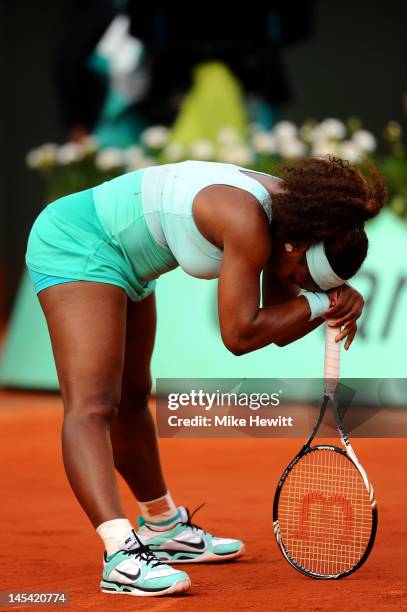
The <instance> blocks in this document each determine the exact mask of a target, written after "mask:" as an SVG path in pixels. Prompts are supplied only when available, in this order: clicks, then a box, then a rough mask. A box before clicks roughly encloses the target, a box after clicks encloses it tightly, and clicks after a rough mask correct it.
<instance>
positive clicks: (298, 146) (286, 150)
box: [277, 138, 307, 159]
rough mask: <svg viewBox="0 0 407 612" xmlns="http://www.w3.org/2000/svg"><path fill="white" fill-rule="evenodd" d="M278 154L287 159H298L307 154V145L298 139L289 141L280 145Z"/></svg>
mask: <svg viewBox="0 0 407 612" xmlns="http://www.w3.org/2000/svg"><path fill="white" fill-rule="evenodd" d="M277 150H278V153H279V154H280V155H281V157H285V158H287V159H298V158H300V157H304V155H306V153H307V147H306V145H305V144H304V143H303V142H301V140H298V139H296V138H292V139H287V140H285V141H283V142H279V143H278V148H277Z"/></svg>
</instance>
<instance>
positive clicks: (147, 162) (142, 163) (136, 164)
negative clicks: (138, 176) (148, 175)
mask: <svg viewBox="0 0 407 612" xmlns="http://www.w3.org/2000/svg"><path fill="white" fill-rule="evenodd" d="M156 165H157V160H155V159H154V158H153V157H147V156H146V157H139V158H138V159H134V160H133V162H132V163H131V164H129V165H128V166H127V168H126V172H131V171H132V170H139V169H140V168H148V167H149V166H156Z"/></svg>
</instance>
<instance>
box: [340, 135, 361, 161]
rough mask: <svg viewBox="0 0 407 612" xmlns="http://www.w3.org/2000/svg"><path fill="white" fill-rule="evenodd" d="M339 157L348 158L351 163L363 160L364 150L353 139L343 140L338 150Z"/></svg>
mask: <svg viewBox="0 0 407 612" xmlns="http://www.w3.org/2000/svg"><path fill="white" fill-rule="evenodd" d="M338 154H339V157H341V158H342V159H347V160H348V161H349V162H350V163H351V164H352V163H355V162H358V161H360V160H361V158H362V155H363V152H362V151H361V149H360V148H359V147H358V146H357V145H356V144H355V143H354V142H352V141H351V140H346V141H345V142H341V143H340V145H339V151H338Z"/></svg>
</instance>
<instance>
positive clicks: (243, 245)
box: [26, 157, 386, 596]
mask: <svg viewBox="0 0 407 612" xmlns="http://www.w3.org/2000/svg"><path fill="white" fill-rule="evenodd" d="M279 174H280V176H279V177H277V176H273V175H269V174H265V173H259V172H254V171H252V170H250V169H247V168H243V167H240V166H236V165H233V164H225V163H217V162H200V161H185V162H181V163H174V164H165V165H161V166H152V167H148V168H144V169H141V170H137V171H135V172H130V173H128V174H124V175H123V176H120V177H118V178H116V179H114V180H111V181H108V182H105V183H103V184H101V185H99V186H97V187H95V188H93V189H89V190H86V191H82V192H79V193H74V194H72V195H69V196H67V197H64V198H61V199H59V200H57V201H55V202H52V203H51V204H49V205H48V206H47V207H46V208H45V209H44V210H43V211H42V212H41V213H40V214H39V216H38V217H37V219H36V220H35V222H34V225H33V227H32V229H31V233H30V236H29V239H28V247H27V253H26V263H27V266H28V270H29V273H30V275H31V278H32V280H33V283H34V286H35V290H36V292H37V293H38V294H39V300H40V303H41V306H42V309H43V311H44V314H45V317H46V320H47V324H48V328H49V332H50V336H51V341H52V347H53V353H54V357H55V362H56V367H57V372H58V378H59V383H60V388H61V393H62V398H63V403H64V411H65V415H64V423H63V428H62V451H63V458H64V464H65V469H66V473H67V476H68V479H69V482H70V484H71V486H72V489H73V492H74V494H75V495H76V497H77V499H78V501H79V503H80V504H81V506H82V508H83V510H84V511H85V513H86V514H87V516H88V517H89V519H90V521H91V523H92V525H93V526H94V528H95V529H96V531H97V533H98V534H99V536H100V537H101V538H102V540H103V543H104V549H105V551H104V559H103V574H102V581H101V583H100V585H101V589H102V591H104V592H111V593H117V594H120V593H127V594H130V595H142V596H148V595H164V594H170V593H179V592H182V591H186V590H188V589H189V587H190V580H189V577H188V575H187V574H186V573H185V572H184V571H180V570H178V569H174V568H173V567H172V565H175V564H178V563H185V562H187V563H189V562H194V563H199V562H206V561H225V560H228V559H235V558H236V557H238V556H240V555H241V554H242V553H243V550H244V546H243V543H242V542H241V541H240V540H237V539H231V538H224V537H217V536H213V535H211V534H210V533H208V532H206V531H204V530H203V529H201V528H200V527H198V526H197V525H195V524H194V523H192V522H191V517H190V515H189V513H188V511H187V510H186V508H185V507H183V506H177V505H176V504H175V502H174V500H173V498H172V496H171V493H170V492H169V491H168V489H167V486H166V484H165V480H164V476H163V473H162V470H161V466H160V460H159V453H158V448H157V440H156V432H155V427H154V423H153V420H152V417H151V414H150V411H149V408H148V403H147V402H148V397H149V392H150V387H151V377H150V358H151V354H152V350H153V345H154V335H155V328H156V309H155V298H154V288H155V283H156V279H157V278H158V277H159V276H160V275H161V274H163V273H165V272H168V271H169V270H172V269H173V268H175V267H177V266H181V268H182V269H183V270H184V271H185V272H186V273H188V274H190V275H192V276H195V277H198V278H202V279H207V278H216V277H218V278H219V285H218V297H219V299H218V302H219V321H220V330H221V336H222V340H223V342H224V344H225V346H226V347H227V348H228V349H229V350H230V351H231V352H232V353H234V354H235V355H242V354H245V353H248V352H250V351H254V350H257V349H259V348H261V347H264V346H267V345H269V344H272V343H274V344H277V345H278V346H284V345H286V344H288V343H291V342H294V341H295V340H297V339H298V338H301V337H302V336H304V335H305V334H308V333H309V332H310V331H312V330H313V329H315V328H316V327H317V326H318V325H320V324H321V323H322V322H323V320H324V318H331V319H332V323H331V324H332V325H335V326H337V327H340V326H344V327H343V330H342V331H340V330H339V329H338V336H337V338H338V339H339V338H345V337H346V342H345V347H346V348H349V346H350V345H351V343H352V341H353V339H354V337H355V334H356V330H357V319H358V317H359V316H360V314H361V312H362V309H363V299H362V296H361V295H360V294H359V293H358V292H357V291H356V290H355V289H354V288H353V287H351V286H350V285H349V284H348V283H347V282H346V281H347V280H348V279H350V278H351V277H352V276H353V275H354V274H355V273H356V271H357V270H358V269H359V267H360V266H361V264H362V262H363V260H364V259H365V256H366V253H367V246H368V241H367V237H366V234H365V232H364V229H363V226H364V223H365V221H367V220H368V219H371V218H372V217H374V216H375V215H376V214H377V213H378V212H379V210H380V209H381V207H382V206H383V204H384V202H385V197H386V194H385V185H384V182H383V179H382V177H381V175H380V174H379V173H378V171H377V170H376V169H375V167H374V166H372V165H369V173H368V175H367V176H366V175H365V174H363V173H362V171H361V169H360V168H358V167H355V166H351V165H349V164H348V163H346V162H343V161H341V160H339V159H336V158H333V157H331V158H307V159H303V160H300V161H297V162H295V163H292V164H289V165H287V166H286V167H284V168H282V169H281V170H280V172H279ZM261 287H262V290H261ZM261 294H262V305H261ZM185 299H188V296H185ZM115 468H116V469H117V470H118V472H119V473H120V474H121V475H122V476H123V478H124V479H125V481H126V482H127V484H128V485H129V487H130V489H131V491H132V492H133V494H134V496H135V498H136V499H137V501H138V505H139V508H140V512H141V517H140V518H139V529H138V530H136V529H135V528H134V525H133V524H132V523H131V522H130V521H129V520H128V518H127V517H126V516H125V513H124V511H123V508H122V505H121V502H120V499H119V496H118V490H117V483H116V478H115Z"/></svg>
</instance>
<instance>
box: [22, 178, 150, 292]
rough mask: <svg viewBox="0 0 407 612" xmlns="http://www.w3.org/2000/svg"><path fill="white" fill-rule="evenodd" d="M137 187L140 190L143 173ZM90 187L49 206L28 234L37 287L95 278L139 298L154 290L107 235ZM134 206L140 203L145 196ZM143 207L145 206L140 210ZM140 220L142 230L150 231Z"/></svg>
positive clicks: (29, 258) (32, 274)
mask: <svg viewBox="0 0 407 612" xmlns="http://www.w3.org/2000/svg"><path fill="white" fill-rule="evenodd" d="M136 179H137V181H140V182H139V183H138V185H137V184H135V187H134V190H135V191H137V190H138V187H140V189H139V191H141V181H142V171H141V172H138V173H137V177H136ZM92 191H93V190H92V189H87V190H85V191H80V192H78V193H74V194H72V195H69V196H65V197H63V198H60V199H58V200H56V201H55V202H52V203H51V204H48V206H46V207H45V208H44V210H43V211H42V212H41V213H40V214H39V215H38V217H37V218H36V220H35V222H34V225H33V226H32V228H31V232H30V235H29V238H28V244H27V252H26V256H25V261H26V264H27V268H28V271H29V274H30V277H31V279H32V281H33V284H34V288H35V291H36V292H37V293H39V291H41V290H42V289H45V288H46V287H50V286H52V285H55V284H58V283H66V282H69V281H74V280H85V281H95V282H101V283H108V284H112V285H117V286H119V287H122V288H123V289H124V291H125V292H126V293H127V295H128V297H129V298H130V299H131V300H132V301H134V302H138V301H141V300H143V299H144V298H146V297H147V296H148V295H150V294H151V293H152V292H153V291H154V289H155V283H156V281H155V280H145V279H144V278H143V277H142V275H141V273H140V271H139V270H137V269H136V268H135V267H134V266H133V265H129V263H128V261H127V260H126V256H125V254H124V253H123V251H122V250H121V249H120V247H119V245H117V244H116V243H115V242H114V240H113V239H112V238H110V237H109V235H108V234H107V233H106V231H105V229H104V228H103V226H102V224H101V222H100V220H99V217H98V215H97V212H96V208H95V204H94V201H93V195H92ZM136 206H140V207H141V206H142V204H141V197H140V198H137V199H136ZM140 209H141V208H140ZM140 224H145V221H144V220H143V219H142V218H140V221H139V231H144V232H146V233H147V232H148V228H147V226H146V227H145V228H144V226H143V227H141V226H140Z"/></svg>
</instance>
